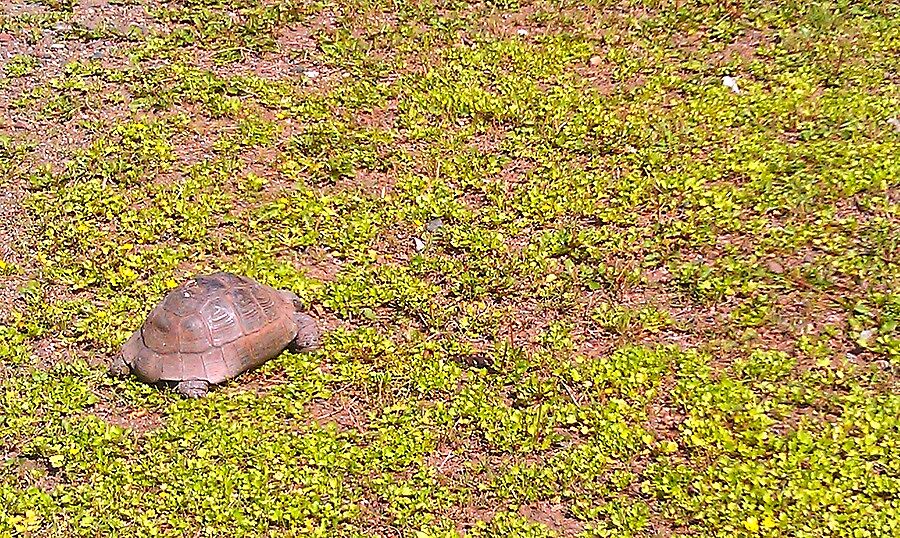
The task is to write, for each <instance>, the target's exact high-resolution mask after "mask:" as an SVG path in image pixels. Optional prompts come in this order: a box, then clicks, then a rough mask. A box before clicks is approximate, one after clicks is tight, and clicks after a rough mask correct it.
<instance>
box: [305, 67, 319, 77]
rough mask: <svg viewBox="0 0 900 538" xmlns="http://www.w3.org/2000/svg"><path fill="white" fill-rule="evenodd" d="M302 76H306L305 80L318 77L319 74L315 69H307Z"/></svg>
mask: <svg viewBox="0 0 900 538" xmlns="http://www.w3.org/2000/svg"><path fill="white" fill-rule="evenodd" d="M303 74H304V75H305V76H306V78H316V77H318V76H319V75H320V73H319V72H318V71H316V70H315V69H307V70H306V71H304V72H303Z"/></svg>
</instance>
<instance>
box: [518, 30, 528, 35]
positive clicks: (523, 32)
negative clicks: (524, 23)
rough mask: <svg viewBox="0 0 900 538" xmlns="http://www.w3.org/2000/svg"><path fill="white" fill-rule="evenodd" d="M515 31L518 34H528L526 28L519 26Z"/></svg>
mask: <svg viewBox="0 0 900 538" xmlns="http://www.w3.org/2000/svg"><path fill="white" fill-rule="evenodd" d="M516 33H517V34H519V35H520V36H526V35H528V30H526V29H525V28H519V29H518V30H516Z"/></svg>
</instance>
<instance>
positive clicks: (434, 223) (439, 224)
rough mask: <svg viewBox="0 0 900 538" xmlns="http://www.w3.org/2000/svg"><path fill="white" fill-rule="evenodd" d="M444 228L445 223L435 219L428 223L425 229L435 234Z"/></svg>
mask: <svg viewBox="0 0 900 538" xmlns="http://www.w3.org/2000/svg"><path fill="white" fill-rule="evenodd" d="M443 226H444V221H443V220H441V219H439V218H438V219H433V220H430V221H428V223H427V224H425V229H426V230H428V231H429V232H433V231H435V230H437V229H438V228H441V227H443Z"/></svg>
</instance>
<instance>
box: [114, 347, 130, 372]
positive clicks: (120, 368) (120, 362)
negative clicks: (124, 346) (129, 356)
mask: <svg viewBox="0 0 900 538" xmlns="http://www.w3.org/2000/svg"><path fill="white" fill-rule="evenodd" d="M130 372H131V367H130V366H129V365H128V363H127V362H125V354H124V353H122V352H121V351H120V352H118V353H116V354H115V356H113V359H112V363H111V364H110V365H109V373H110V375H112V376H114V377H125V376H127V375H128V374H129V373H130Z"/></svg>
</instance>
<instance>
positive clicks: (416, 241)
mask: <svg viewBox="0 0 900 538" xmlns="http://www.w3.org/2000/svg"><path fill="white" fill-rule="evenodd" d="M413 245H414V246H415V248H416V252H422V251H424V250H425V242H424V241H422V240H421V239H419V238H418V237H413Z"/></svg>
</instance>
